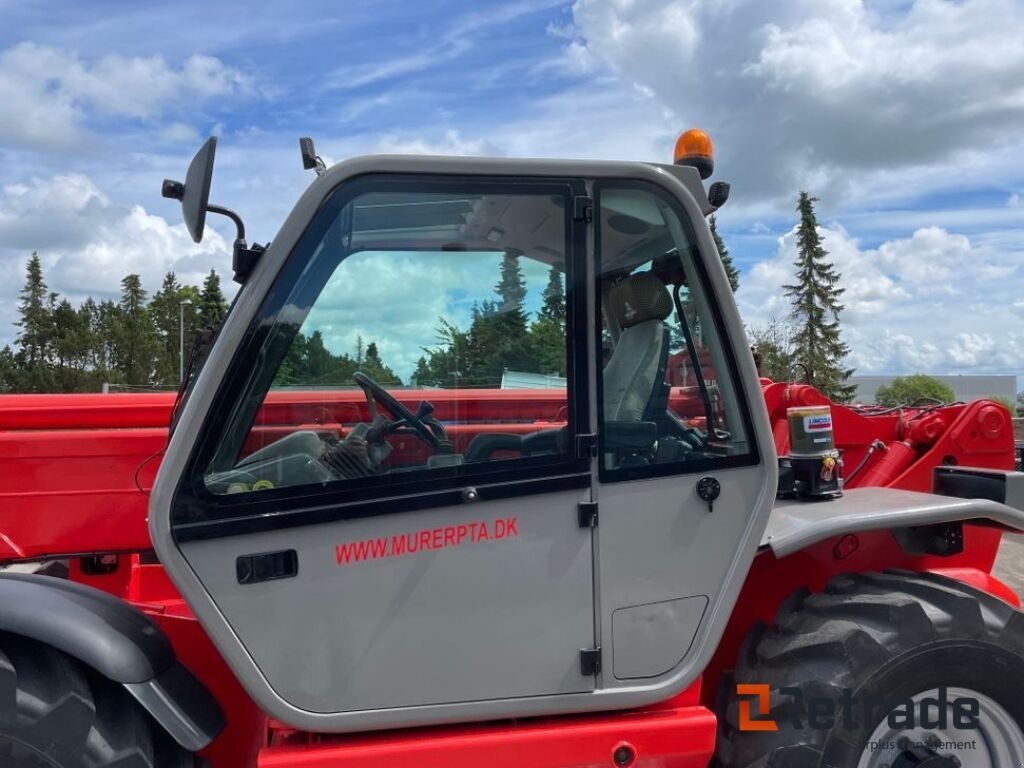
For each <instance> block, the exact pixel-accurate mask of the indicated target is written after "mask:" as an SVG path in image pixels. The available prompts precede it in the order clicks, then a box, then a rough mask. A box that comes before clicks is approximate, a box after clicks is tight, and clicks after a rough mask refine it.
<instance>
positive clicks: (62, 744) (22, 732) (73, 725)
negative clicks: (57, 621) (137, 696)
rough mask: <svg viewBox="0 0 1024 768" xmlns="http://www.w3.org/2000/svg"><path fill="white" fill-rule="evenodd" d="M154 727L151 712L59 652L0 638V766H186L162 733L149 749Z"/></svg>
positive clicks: (42, 767)
mask: <svg viewBox="0 0 1024 768" xmlns="http://www.w3.org/2000/svg"><path fill="white" fill-rule="evenodd" d="M153 730H154V729H153V723H152V721H151V720H150V718H149V716H148V715H147V714H146V713H145V712H144V711H142V709H141V708H140V707H139V706H138V705H137V704H136V703H135V702H134V701H133V700H132V698H131V696H130V695H129V694H128V693H127V692H126V691H125V690H124V688H122V687H121V686H120V685H115V684H113V683H111V682H109V681H107V680H104V679H103V678H101V677H99V676H98V675H96V674H95V673H93V672H92V671H91V670H89V669H87V668H85V667H83V666H82V665H81V664H79V663H78V662H76V661H75V660H74V659H72V658H70V657H69V656H67V655H65V654H63V653H61V652H59V651H57V650H54V649H52V648H49V647H47V646H45V645H42V644H40V643H37V642H34V641H31V640H27V639H25V638H23V637H18V636H14V635H0V766H4V768H7V766H17V768H165V766H166V767H167V768H181V767H183V766H186V765H191V763H190V762H187V761H191V757H186V756H184V755H183V754H182V753H181V752H180V750H179V749H177V746H176V745H170V747H168V746H166V745H165V744H164V743H163V742H164V739H162V738H161V739H160V742H161V744H160V745H158V747H157V748H154V738H153ZM160 736H162V734H160Z"/></svg>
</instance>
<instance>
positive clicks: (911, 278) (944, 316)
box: [737, 224, 1024, 374]
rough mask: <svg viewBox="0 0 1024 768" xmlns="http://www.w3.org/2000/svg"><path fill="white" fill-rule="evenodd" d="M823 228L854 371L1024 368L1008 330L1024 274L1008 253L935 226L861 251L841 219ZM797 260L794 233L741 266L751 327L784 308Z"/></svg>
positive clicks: (1022, 340) (1023, 346)
mask: <svg viewBox="0 0 1024 768" xmlns="http://www.w3.org/2000/svg"><path fill="white" fill-rule="evenodd" d="M819 233H820V234H821V236H822V239H823V244H824V246H825V248H826V250H827V251H828V252H829V254H830V258H831V259H832V260H833V261H834V263H835V265H836V268H837V270H838V271H839V272H840V274H841V276H842V278H841V281H840V286H841V287H842V288H844V289H845V293H844V294H843V295H842V297H841V299H840V301H841V302H842V303H843V304H844V305H845V306H846V309H845V310H844V311H843V313H842V315H841V321H842V328H843V338H844V340H845V341H846V342H847V343H848V344H849V345H850V347H851V350H852V352H851V356H850V360H849V362H850V364H851V365H852V366H854V367H856V368H857V369H858V370H859V371H860V372H862V373H915V372H918V371H923V372H930V373H939V374H942V373H961V372H968V371H979V372H980V371H988V372H1003V373H1018V372H1019V371H1020V370H1021V369H1022V368H1024V333H1020V332H1017V331H1016V330H1014V329H1015V327H1016V325H1017V323H1016V321H1015V320H1014V319H1013V317H1012V315H1013V314H1014V313H1015V312H1018V311H1019V309H1017V307H1018V305H1019V304H1020V301H1019V287H1020V285H1021V277H1022V273H1021V267H1020V264H1019V257H1018V256H1017V255H1016V254H1015V253H1014V252H1013V251H1011V250H1004V249H999V248H990V247H986V246H979V245H977V244H975V243H973V242H971V240H970V239H969V238H967V237H965V236H964V235H962V234H957V233H951V232H948V231H946V230H944V229H941V228H938V227H928V228H923V229H919V230H917V231H916V232H914V233H913V234H912V235H911V236H910V237H907V238H900V239H895V240H889V241H886V242H883V243H881V244H880V245H879V246H878V247H876V248H862V247H861V246H860V244H859V243H858V242H857V241H856V240H855V239H854V238H852V237H851V236H850V234H849V233H848V232H846V230H844V229H843V228H842V227H841V226H839V225H837V224H833V225H830V226H827V227H819ZM795 258H796V242H795V230H794V231H791V232H789V233H787V234H786V235H784V236H783V237H781V238H779V247H778V251H777V253H776V255H775V256H774V257H773V258H771V259H769V260H766V261H762V262H759V263H757V264H756V265H755V266H754V267H753V268H752V269H750V270H747V272H745V273H744V275H743V277H742V280H741V287H740V291H739V293H738V294H737V300H738V301H739V304H740V311H741V313H742V314H743V317H744V320H745V321H746V322H747V323H749V324H750V325H751V326H754V327H757V326H763V325H765V324H767V323H768V322H769V321H770V320H771V319H772V318H773V317H774V318H779V317H786V316H787V315H788V313H789V310H790V305H789V300H788V298H787V297H786V296H785V294H784V291H783V289H782V285H784V284H786V283H790V282H792V281H793V271H794V270H793V262H794V260H795ZM995 329H999V330H998V331H997V330H995Z"/></svg>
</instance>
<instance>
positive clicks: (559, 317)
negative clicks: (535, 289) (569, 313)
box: [540, 267, 565, 325]
mask: <svg viewBox="0 0 1024 768" xmlns="http://www.w3.org/2000/svg"><path fill="white" fill-rule="evenodd" d="M540 316H541V317H542V318H545V319H547V320H554V321H555V322H556V323H562V324H563V325H564V323H565V289H564V288H563V287H562V273H561V272H559V271H558V270H557V269H555V268H554V267H551V270H550V271H549V272H548V283H547V285H546V286H544V303H543V305H541V308H540Z"/></svg>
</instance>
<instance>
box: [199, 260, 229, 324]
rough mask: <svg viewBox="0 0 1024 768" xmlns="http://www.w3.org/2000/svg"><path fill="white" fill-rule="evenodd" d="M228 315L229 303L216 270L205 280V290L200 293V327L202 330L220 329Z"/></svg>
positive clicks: (212, 270) (211, 271)
mask: <svg viewBox="0 0 1024 768" xmlns="http://www.w3.org/2000/svg"><path fill="white" fill-rule="evenodd" d="M227 314H228V302H227V300H226V299H225V298H224V292H223V291H222V290H221V289H220V275H218V274H217V271H216V270H214V269H211V270H210V274H208V275H207V276H206V279H205V280H203V289H202V291H200V293H199V325H200V327H202V328H213V329H214V330H216V329H217V328H219V327H220V324H221V322H223V320H224V318H225V316H227Z"/></svg>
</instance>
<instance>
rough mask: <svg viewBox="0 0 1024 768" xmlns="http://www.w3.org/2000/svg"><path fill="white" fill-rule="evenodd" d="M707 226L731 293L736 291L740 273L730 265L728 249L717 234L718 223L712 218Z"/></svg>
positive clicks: (733, 265)
mask: <svg viewBox="0 0 1024 768" xmlns="http://www.w3.org/2000/svg"><path fill="white" fill-rule="evenodd" d="M708 224H709V225H710V227H711V237H712V238H714V240H715V247H716V248H717V249H718V256H719V257H720V258H721V259H722V266H723V267H725V274H726V276H727V277H728V278H729V287H730V288H732V292H733V293H736V291H737V290H738V289H739V287H740V273H739V270H737V269H736V265H735V264H733V263H732V256H731V255H730V254H729V248H728V247H727V246H726V244H725V241H724V240H723V239H722V236H721V235H719V234H718V223H717V222H716V221H715V217H714V216H712V217H711V218H710V219H709V220H708Z"/></svg>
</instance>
